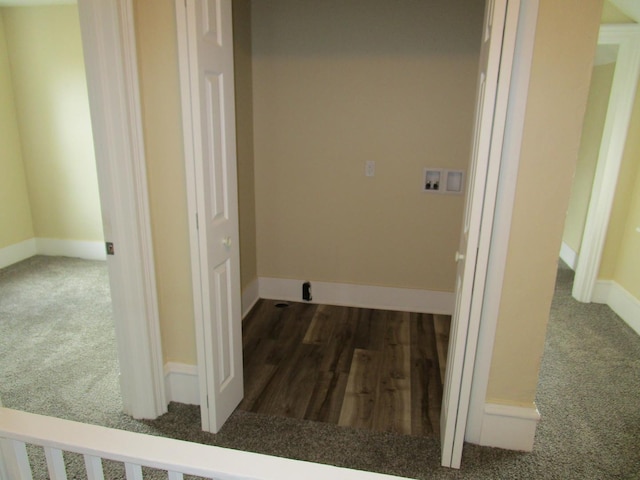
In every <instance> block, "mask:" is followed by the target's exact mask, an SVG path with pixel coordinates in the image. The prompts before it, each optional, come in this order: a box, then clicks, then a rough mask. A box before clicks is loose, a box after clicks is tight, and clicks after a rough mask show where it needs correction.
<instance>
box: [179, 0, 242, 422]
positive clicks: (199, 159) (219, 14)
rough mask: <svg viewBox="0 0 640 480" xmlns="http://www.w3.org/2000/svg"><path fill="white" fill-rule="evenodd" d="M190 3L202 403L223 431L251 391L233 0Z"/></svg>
mask: <svg viewBox="0 0 640 480" xmlns="http://www.w3.org/2000/svg"><path fill="white" fill-rule="evenodd" d="M185 7H186V12H185V10H184V9H183V10H182V12H183V14H186V20H185V21H183V22H184V23H183V26H184V27H185V28H184V29H182V28H179V31H178V35H179V36H180V35H182V36H183V37H184V36H186V40H187V42H186V43H187V50H188V65H187V68H186V69H187V70H188V77H187V76H185V75H184V71H183V97H184V96H185V91H188V93H189V98H188V100H189V101H185V99H184V98H183V110H188V109H189V108H190V110H191V125H190V127H191V128H190V129H191V137H192V138H191V140H192V145H191V147H192V149H191V151H190V152H189V153H190V155H189V154H188V155H187V157H189V156H191V157H192V159H191V160H192V163H193V165H192V167H193V168H191V169H187V170H188V173H190V174H191V175H192V178H190V179H188V187H189V188H193V189H195V204H196V205H195V208H196V212H195V215H196V221H195V222H192V225H194V226H195V229H196V235H197V241H196V242H194V241H193V238H194V235H193V234H192V250H195V249H197V254H196V255H197V256H195V258H196V259H197V261H196V262H192V265H194V264H195V268H194V270H199V278H198V275H196V274H194V285H193V287H194V289H198V288H199V287H200V291H199V292H198V293H197V294H196V295H195V297H196V299H198V297H199V296H200V298H199V303H200V305H196V317H197V318H196V322H198V323H199V324H198V325H196V331H197V335H198V336H199V337H201V338H198V339H197V343H198V349H199V355H198V363H199V365H198V367H199V370H198V372H199V376H200V389H201V395H200V398H201V405H200V407H201V409H202V420H203V422H202V423H203V429H205V430H208V431H211V432H217V431H218V430H220V428H221V427H222V425H223V424H224V422H225V421H226V420H227V418H229V416H230V415H231V413H232V412H233V410H234V409H235V408H236V406H237V405H238V403H240V401H241V400H242V397H243V395H244V392H243V376H242V325H241V302H240V254H239V236H238V199H237V198H238V193H237V167H236V134H235V103H234V102H235V96H234V75H233V37H232V19H231V0H187V1H186V4H185ZM178 10H179V13H180V8H179V9H178ZM179 22H180V20H179ZM181 41H182V42H183V44H184V38H183V39H182V40H181ZM183 60H184V59H183ZM183 66H184V64H183ZM183 70H184V68H183ZM187 78H188V83H189V89H188V90H186V89H185V88H184V83H185V80H186V79H187ZM187 114H188V112H187V113H185V112H184V111H183V115H187ZM185 124H186V125H187V124H188V122H186V123H185ZM185 135H186V134H185ZM188 142H189V139H188V137H187V136H186V137H185V145H186V144H187V143H188ZM188 149H189V147H186V148H185V150H188ZM187 161H189V159H187ZM193 193H194V192H190V194H191V195H192V198H193ZM192 209H193V205H191V210H192ZM192 214H193V212H192ZM192 257H194V252H192ZM198 280H199V281H198ZM198 283H199V285H198ZM198 317H199V318H198Z"/></svg>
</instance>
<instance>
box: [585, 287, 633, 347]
mask: <svg viewBox="0 0 640 480" xmlns="http://www.w3.org/2000/svg"><path fill="white" fill-rule="evenodd" d="M591 301H592V302H595V303H604V304H607V305H608V306H609V308H611V310H613V311H614V312H616V314H617V315H618V316H619V317H620V318H622V320H624V321H625V322H626V323H627V325H629V326H630V327H631V328H632V329H633V330H634V331H635V332H636V333H637V334H638V335H640V300H638V299H637V298H636V297H634V296H633V295H631V294H630V293H629V292H628V291H627V290H626V289H625V288H624V287H623V286H622V285H620V284H619V283H617V282H615V281H613V280H598V281H597V282H596V285H595V287H594V289H593V295H592V299H591Z"/></svg>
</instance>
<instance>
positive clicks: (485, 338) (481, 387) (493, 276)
mask: <svg viewBox="0 0 640 480" xmlns="http://www.w3.org/2000/svg"><path fill="white" fill-rule="evenodd" d="M537 20H538V0H531V1H529V2H523V3H522V5H521V7H520V16H519V20H518V30H517V39H516V46H515V52H514V61H513V69H512V76H511V86H510V90H509V105H508V110H507V121H506V126H505V132H504V145H503V151H502V159H503V160H502V162H501V167H500V179H499V181H498V186H497V196H496V207H495V218H494V222H493V233H492V238H491V247H490V248H491V249H490V252H489V261H488V265H487V282H486V286H485V291H484V300H483V306H482V314H481V321H480V327H479V330H478V345H477V350H476V361H475V366H474V370H473V383H472V386H471V395H470V399H469V413H468V415H467V428H466V432H465V440H466V441H467V442H470V443H480V437H481V432H482V423H483V420H484V408H485V402H486V397H487V389H488V385H489V373H490V370H491V360H492V358H493V344H494V341H495V336H496V327H497V322H498V314H499V311H500V300H501V297H502V287H503V281H504V272H505V268H506V264H507V253H508V247H509V236H510V233H511V220H512V216H513V203H514V199H515V191H516V184H517V179H518V168H519V162H520V150H521V146H522V136H523V132H524V120H525V114H526V107H527V92H528V91H529V80H530V77H531V61H532V59H533V47H534V44H535V33H536V24H537Z"/></svg>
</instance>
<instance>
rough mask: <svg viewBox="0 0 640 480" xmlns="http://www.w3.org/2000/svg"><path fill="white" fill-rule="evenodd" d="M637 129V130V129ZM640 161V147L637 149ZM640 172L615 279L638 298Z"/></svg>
mask: <svg viewBox="0 0 640 480" xmlns="http://www.w3.org/2000/svg"><path fill="white" fill-rule="evenodd" d="M636 131H637V130H636ZM635 154H636V163H637V164H638V163H640V149H636V152H635ZM639 229H640V173H636V177H635V185H634V187H633V194H632V195H630V196H629V214H628V216H627V221H626V224H625V227H624V230H623V234H622V239H621V241H620V247H619V254H618V262H617V264H616V269H615V272H614V276H613V279H614V280H615V281H616V282H618V283H619V284H620V285H621V286H622V287H623V288H624V289H626V290H627V291H628V292H629V293H631V295H633V296H634V297H635V298H636V299H640V275H639V274H638V272H640V230H639Z"/></svg>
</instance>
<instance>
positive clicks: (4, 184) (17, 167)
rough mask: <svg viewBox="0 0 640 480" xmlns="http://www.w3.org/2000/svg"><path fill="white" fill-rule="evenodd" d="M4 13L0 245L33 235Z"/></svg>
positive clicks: (0, 33)
mask: <svg viewBox="0 0 640 480" xmlns="http://www.w3.org/2000/svg"><path fill="white" fill-rule="evenodd" d="M3 17H4V15H3V10H2V9H0V132H2V133H1V134H0V171H1V172H2V174H0V248H4V247H7V246H9V245H13V244H15V243H19V242H22V241H23V240H28V239H30V238H32V237H33V224H32V223H31V207H30V206H29V193H28V191H27V180H26V176H25V171H24V164H23V162H22V149H21V146H20V131H19V129H18V120H17V117H16V106H15V99H14V95H13V82H12V81H11V67H10V65H9V52H8V51H7V42H6V38H5V34H4V20H3Z"/></svg>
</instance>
